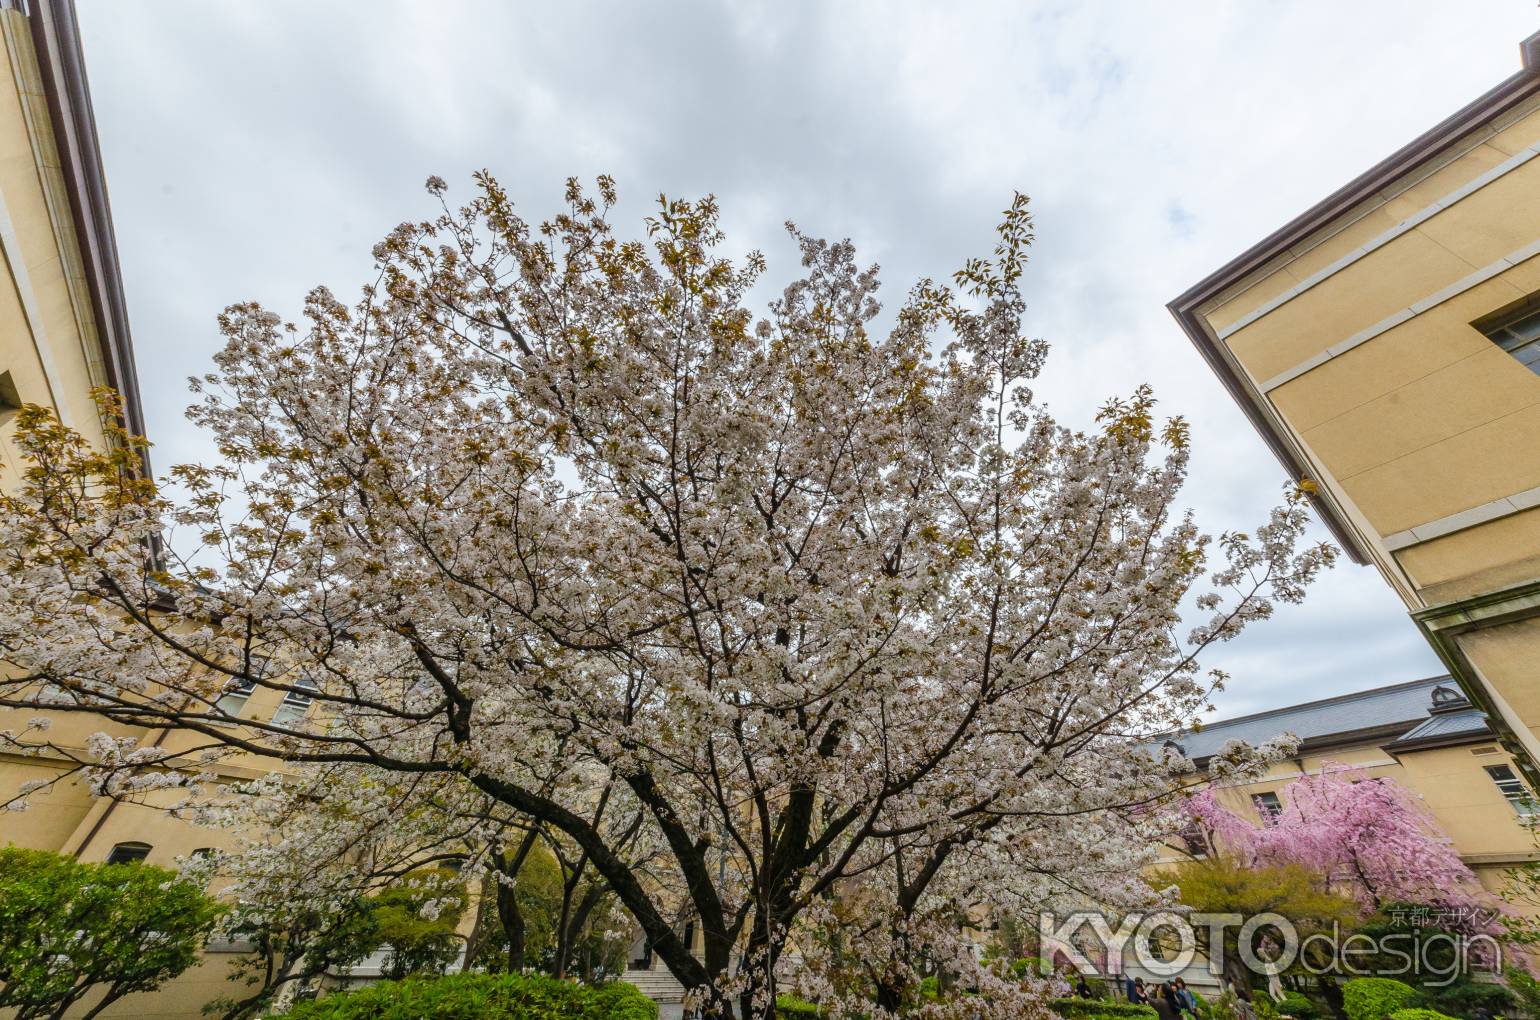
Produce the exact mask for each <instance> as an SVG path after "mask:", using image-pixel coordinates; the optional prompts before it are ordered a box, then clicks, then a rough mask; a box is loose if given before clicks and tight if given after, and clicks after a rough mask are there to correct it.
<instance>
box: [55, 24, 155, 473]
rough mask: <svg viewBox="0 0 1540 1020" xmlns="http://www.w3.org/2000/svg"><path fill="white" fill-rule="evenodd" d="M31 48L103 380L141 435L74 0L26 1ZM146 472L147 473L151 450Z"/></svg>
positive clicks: (125, 315)
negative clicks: (40, 77) (91, 315)
mask: <svg viewBox="0 0 1540 1020" xmlns="http://www.w3.org/2000/svg"><path fill="white" fill-rule="evenodd" d="M27 7H28V8H29V9H28V21H29V23H30V24H31V28H32V46H33V49H35V50H36V51H37V59H38V64H39V66H40V67H41V69H42V73H43V90H44V92H45V93H46V94H47V96H48V114H49V119H50V120H51V121H52V122H53V133H54V140H55V142H56V144H57V145H58V149H59V158H60V161H61V162H62V163H63V167H64V183H65V190H66V191H67V192H69V200H70V210H71V211H72V212H73V214H74V219H75V232H76V236H77V237H79V239H80V255H81V258H82V260H83V261H84V263H85V275H86V286H87V290H89V291H90V294H91V306H92V310H93V312H94V313H95V315H96V330H97V335H98V338H99V340H100V342H101V350H102V362H103V364H105V365H106V368H107V382H108V384H109V385H111V386H112V388H113V389H115V390H117V391H118V393H120V394H121V395H122V397H123V417H124V422H123V425H124V427H125V428H127V429H128V430H129V432H131V433H133V434H134V435H138V436H142V435H144V434H145V428H144V408H143V405H142V404H141V402H140V399H139V375H138V373H137V371H135V368H134V347H133V341H132V338H131V335H130V333H129V328H128V305H127V303H126V302H125V301H124V298H123V277H122V274H121V273H120V272H119V268H118V245H117V239H116V238H115V237H114V235H113V232H112V206H111V204H110V203H109V202H108V200H107V179H106V176H105V175H104V174H103V172H102V157H101V148H100V146H99V144H98V142H97V138H96V117H95V115H94V113H93V112H92V109H91V88H90V85H89V83H88V82H87V81H86V69H85V57H84V55H83V54H82V52H81V46H80V31H79V24H78V22H77V20H76V17H75V3H74V0H31V2H30V3H28V4H27ZM144 471H145V474H146V475H148V474H149V472H150V464H149V455H148V454H145V456H144Z"/></svg>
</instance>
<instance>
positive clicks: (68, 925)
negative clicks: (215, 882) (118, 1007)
mask: <svg viewBox="0 0 1540 1020" xmlns="http://www.w3.org/2000/svg"><path fill="white" fill-rule="evenodd" d="M221 912H222V908H221V907H220V905H219V904H218V903H217V902H215V901H214V900H213V899H211V898H209V897H208V896H206V895H204V893H203V890H202V889H201V888H199V887H198V886H197V885H194V884H193V883H192V882H189V881H185V880H182V879H180V878H178V876H177V874H176V873H175V872H173V871H167V870H166V869H164V868H157V867H153V866H151V865H148V864H139V863H135V864H82V863H80V862H79V861H76V860H74V859H73V858H70V857H66V856H64V855H62V854H55V853H49V852H47V851H44V850H23V849H19V848H17V847H6V848H4V849H0V1009H13V1010H15V1011H16V1012H15V1013H14V1016H15V1017H16V1018H17V1020H34V1018H42V1017H47V1018H49V1020H57V1018H59V1017H62V1016H63V1015H64V1014H65V1012H66V1011H68V1010H69V1009H70V1008H71V1007H72V1006H75V1005H76V1004H77V1003H83V1002H90V1003H91V1004H90V1008H88V1009H86V1011H85V1012H84V1013H82V1014H81V1016H82V1017H84V1018H86V1020H89V1018H90V1017H94V1016H96V1015H97V1014H98V1013H100V1012H101V1011H102V1010H103V1009H106V1008H107V1007H108V1006H110V1005H112V1004H113V1003H114V1002H117V1001H118V1000H119V999H121V998H123V997H124V996H125V995H131V994H133V993H135V992H148V991H153V990H154V989H156V988H158V987H160V985H162V984H164V983H165V982H166V981H168V980H170V979H171V978H174V977H176V976H177V975H178V974H180V973H182V971H184V970H186V969H187V968H188V967H191V966H192V965H193V964H194V963H196V962H197V960H198V954H199V952H200V951H201V950H202V949H203V944H204V941H205V940H206V939H207V937H208V934H209V932H210V930H211V929H212V928H213V926H214V923H215V922H216V921H217V920H218V918H219V916H220V914H221ZM97 996H99V998H97ZM93 1000H94V1001H93Z"/></svg>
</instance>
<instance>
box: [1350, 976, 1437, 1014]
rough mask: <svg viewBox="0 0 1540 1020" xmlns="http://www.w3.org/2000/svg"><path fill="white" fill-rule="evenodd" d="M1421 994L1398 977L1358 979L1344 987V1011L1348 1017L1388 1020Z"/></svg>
mask: <svg viewBox="0 0 1540 1020" xmlns="http://www.w3.org/2000/svg"><path fill="white" fill-rule="evenodd" d="M1418 997H1419V996H1418V993H1417V989H1415V988H1413V987H1412V986H1411V985H1409V984H1407V983H1406V982H1404V981H1397V980H1395V979H1394V978H1376V977H1367V978H1354V979H1353V980H1351V981H1349V982H1347V983H1346V984H1344V985H1343V986H1342V1011H1343V1012H1344V1013H1346V1014H1347V1018H1348V1020H1386V1018H1387V1017H1389V1016H1390V1015H1391V1014H1392V1013H1395V1012H1396V1011H1398V1010H1403V1009H1407V1008H1409V1007H1412V1006H1415V1005H1416V1004H1417V1000H1418Z"/></svg>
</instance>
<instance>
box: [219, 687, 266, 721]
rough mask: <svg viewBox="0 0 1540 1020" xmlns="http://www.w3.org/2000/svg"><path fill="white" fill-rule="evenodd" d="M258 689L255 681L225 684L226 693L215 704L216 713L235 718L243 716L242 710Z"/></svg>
mask: <svg viewBox="0 0 1540 1020" xmlns="http://www.w3.org/2000/svg"><path fill="white" fill-rule="evenodd" d="M256 689H257V684H256V681H254V680H231V681H230V682H229V683H227V684H225V692H224V693H223V694H221V695H220V696H219V700H218V701H216V702H214V711H215V713H217V714H219V715H228V716H229V717H230V718H232V719H233V718H235V717H236V716H238V715H240V714H241V709H242V708H243V707H245V705H246V699H247V698H249V697H251V692H252V691H254V690H256Z"/></svg>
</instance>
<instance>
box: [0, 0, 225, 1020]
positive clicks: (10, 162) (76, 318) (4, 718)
mask: <svg viewBox="0 0 1540 1020" xmlns="http://www.w3.org/2000/svg"><path fill="white" fill-rule="evenodd" d="M0 38H3V43H4V45H3V49H0V63H3V68H0V252H3V255H4V274H3V278H0V489H7V490H8V489H11V488H13V487H14V486H15V484H16V478H17V473H18V471H19V469H20V467H21V464H20V462H19V458H18V455H17V452H16V449H15V445H14V440H15V424H14V419H15V417H16V411H17V409H18V408H19V407H20V406H21V405H22V404H23V403H31V404H40V405H43V406H45V407H49V408H51V409H52V410H53V411H54V413H55V414H56V415H57V416H58V417H59V419H60V420H61V421H63V422H64V423H65V424H66V425H68V426H70V427H71V428H73V429H75V430H76V431H77V432H79V433H81V434H82V435H84V436H86V437H87V438H88V439H90V440H91V441H93V442H95V443H98V444H101V443H104V442H106V438H105V436H106V433H105V431H104V429H103V422H102V420H101V418H100V416H99V413H98V409H97V405H96V403H95V400H94V398H93V396H92V391H93V390H94V389H95V388H97V387H103V386H106V387H111V388H113V389H115V390H117V391H118V392H119V393H120V394H121V395H122V398H123V412H124V413H123V417H124V421H123V422H122V424H123V425H124V426H126V427H127V428H128V430H129V431H131V432H133V433H135V434H139V435H143V434H144V431H145V429H144V419H143V414H142V411H141V407H140V399H139V384H138V380H137V377H136V374H135V368H134V352H133V346H132V344H131V342H130V337H129V329H128V316H127V308H126V304H125V301H124V296H123V287H122V282H121V279H120V275H119V270H118V260H117V248H116V244H115V241H114V239H113V230H112V219H111V211H110V207H109V204H108V200H107V185H106V180H105V177H104V173H103V169H102V162H101V154H100V152H99V150H98V146H97V138H96V126H95V122H94V120H93V117H92V112H91V94H90V89H89V87H88V85H87V81H86V73H85V63H84V58H83V54H82V52H81V43H80V35H79V32H78V30H77V26H76V21H75V9H74V4H73V3H72V2H71V0H0ZM145 468H146V470H148V465H147V464H146V465H145ZM22 714H25V715H28V716H30V715H35V714H36V713H16V712H12V711H6V710H0V729H10V728H15V727H16V726H17V724H18V723H19V722H20V721H21V720H20V719H19V718H18V716H19V715H22ZM52 721H53V724H54V725H53V728H52V729H51V730H50V731H49V736H50V738H51V739H52V740H53V741H54V742H55V743H56V744H57V745H58V746H59V747H60V748H61V752H62V753H61V754H60V755H58V756H55V757H52V758H43V759H38V758H24V757H20V756H17V755H15V754H8V753H6V752H5V751H4V749H0V791H3V793H0V799H5V798H9V797H10V796H12V795H14V794H15V793H16V791H17V788H18V787H19V786H20V785H21V783H23V782H25V781H27V780H30V779H37V778H47V777H49V776H51V775H58V774H59V773H60V772H61V771H62V770H64V769H65V768H66V767H67V761H66V759H65V755H66V754H68V753H69V752H70V751H71V750H72V749H74V748H78V747H80V746H82V745H83V743H84V740H85V738H86V736H87V735H88V734H90V733H93V732H96V731H99V730H108V731H110V732H114V733H115V734H117V735H132V736H136V737H139V738H140V739H142V740H146V741H154V740H155V739H157V735H156V734H153V733H145V732H143V731H136V730H133V729H131V728H129V727H122V726H118V727H114V726H112V725H110V724H107V723H105V722H103V721H102V720H99V719H95V718H86V717H81V716H69V715H63V714H60V715H58V716H57V718H55V719H54V720H52ZM29 804H30V809H29V810H28V811H26V812H24V813H21V814H15V813H5V814H0V845H5V844H10V845H17V846H24V847H31V848H38V849H47V850H55V851H61V852H64V853H68V854H72V855H73V856H75V857H78V858H80V859H81V860H87V861H101V860H107V859H109V858H116V859H134V858H144V859H148V860H149V861H151V862H153V863H157V864H171V863H172V862H173V860H174V859H175V857H176V856H177V855H179V854H186V853H189V852H191V851H192V850H194V849H196V848H197V847H198V846H199V845H200V844H202V843H207V842H210V841H211V838H210V835H209V834H208V833H203V832H200V831H199V830H196V829H193V828H191V827H190V826H187V825H184V824H182V823H179V822H174V821H172V820H170V819H168V818H167V817H165V816H164V815H163V814H161V813H160V812H158V811H155V810H153V809H151V808H148V807H144V806H138V805H131V804H114V803H113V802H111V801H106V800H96V799H94V798H92V797H91V796H90V794H89V792H88V791H87V790H85V789H84V788H83V787H82V786H81V784H79V783H78V782H74V781H73V780H66V781H64V782H61V783H59V784H58V785H56V786H54V787H53V788H52V789H50V790H48V791H46V792H42V793H39V794H34V795H33V796H31V797H30V798H29ZM229 960H230V956H229V954H220V953H211V954H209V956H208V957H207V958H206V960H205V962H204V963H203V964H202V965H200V966H198V967H196V968H194V969H193V970H192V971H190V972H188V973H187V974H184V975H183V976H182V977H181V978H179V979H178V980H177V981H176V982H174V983H172V984H171V985H169V986H168V987H167V988H165V989H163V990H162V991H161V992H158V993H155V994H154V995H133V996H129V997H127V998H125V999H123V1000H122V1001H120V1002H118V1003H117V1004H116V1005H115V1006H114V1007H112V1008H111V1009H109V1010H107V1011H106V1012H105V1013H104V1014H103V1016H110V1017H145V1018H168V1020H169V1018H189V1020H190V1018H194V1017H197V1016H199V1015H200V1014H199V1009H200V1008H201V1006H202V1005H203V1004H204V1003H205V1002H207V1001H208V1000H209V999H212V998H214V997H216V996H218V995H228V994H230V992H231V991H232V990H233V987H234V986H231V985H230V984H229V983H228V982H226V981H225V980H224V976H225V969H226V966H227V965H228V962H229Z"/></svg>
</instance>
